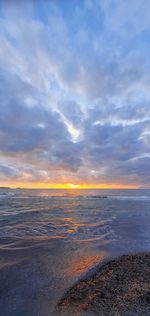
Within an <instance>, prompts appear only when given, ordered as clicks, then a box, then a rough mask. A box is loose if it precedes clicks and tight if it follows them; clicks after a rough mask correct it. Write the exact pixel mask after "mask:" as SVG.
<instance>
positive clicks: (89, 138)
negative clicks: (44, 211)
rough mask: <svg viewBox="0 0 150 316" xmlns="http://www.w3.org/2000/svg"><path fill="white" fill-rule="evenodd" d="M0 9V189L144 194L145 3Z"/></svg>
mask: <svg viewBox="0 0 150 316" xmlns="http://www.w3.org/2000/svg"><path fill="white" fill-rule="evenodd" d="M0 7H1V8H0V41H1V46H0V152H1V166H0V174H1V179H2V183H3V184H4V183H7V182H9V181H15V182H16V183H17V181H18V183H21V182H26V181H27V182H31V183H32V182H36V181H37V182H43V183H44V182H45V183H65V182H73V183H93V184H94V183H95V184H98V183H106V184H109V183H114V184H115V183H116V184H117V183H122V184H129V185H132V184H133V185H134V184H138V185H139V186H149V184H150V177H149V172H148V171H149V167H150V166H149V163H150V136H149V135H150V129H149V126H150V90H149V84H150V75H149V73H150V71H149V70H150V60H149V54H150V44H149V43H150V41H149V39H150V20H149V9H150V5H149V3H148V2H147V1H146V0H142V1H135V0H131V1H125V2H124V1H118V0H111V1H107V0H105V1H98V0H87V1H83V2H82V3H81V1H66V0H64V1H59V0H57V1H45V2H44V3H43V1H40V0H39V1H36V2H35V1H33V2H32V1H21V2H20V3H19V2H17V1H13V2H12V1H1V4H0Z"/></svg>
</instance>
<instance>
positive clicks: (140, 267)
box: [57, 252, 150, 316]
mask: <svg viewBox="0 0 150 316" xmlns="http://www.w3.org/2000/svg"><path fill="white" fill-rule="evenodd" d="M57 310H59V311H60V312H63V314H64V313H65V315H69V314H70V315H82V313H84V315H101V316H102V315H103V316H105V315H107V316H119V315H121V316H131V315H132V316H133V315H139V316H142V315H145V316H146V315H147V316H148V315H150V252H144V253H136V254H129V255H123V256H121V257H119V258H116V259H113V260H111V261H109V262H107V263H104V264H103V265H102V266H101V267H100V268H99V269H96V271H95V272H94V273H93V274H92V275H91V274H90V275H89V276H87V278H84V279H82V280H79V282H77V283H76V284H75V285H74V286H72V287H71V288H70V289H69V290H68V291H67V292H66V293H65V294H64V296H63V297H62V299H61V300H60V302H59V303H58V305H57Z"/></svg>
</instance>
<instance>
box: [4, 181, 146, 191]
mask: <svg viewBox="0 0 150 316" xmlns="http://www.w3.org/2000/svg"><path fill="white" fill-rule="evenodd" d="M7 186H8V187H11V188H13V189H14V188H24V189H70V190H76V189H77V190H82V189H84V190H86V189H138V188H139V187H140V186H139V185H137V184H134V185H126V184H121V183H120V184H113V183H109V184H89V183H87V184H86V183H82V184H75V183H62V184H61V183H55V184H54V183H39V182H37V183H32V184H31V183H20V182H19V183H12V182H10V183H7Z"/></svg>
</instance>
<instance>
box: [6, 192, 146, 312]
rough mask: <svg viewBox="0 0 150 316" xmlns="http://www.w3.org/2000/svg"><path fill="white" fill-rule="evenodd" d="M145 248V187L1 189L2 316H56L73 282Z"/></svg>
mask: <svg viewBox="0 0 150 316" xmlns="http://www.w3.org/2000/svg"><path fill="white" fill-rule="evenodd" d="M141 251H150V190H149V189H143V190H77V189H72V190H71V189H70V190H24V189H18V190H17V189H1V190H0V315H1V316H51V315H54V316H55V315H58V311H57V312H56V306H57V303H58V302H59V300H60V299H61V297H62V296H63V295H64V293H65V292H66V291H67V289H69V288H70V287H71V286H72V285H73V284H74V283H76V282H77V281H78V280H80V279H81V278H84V277H85V276H86V275H88V274H90V273H93V271H94V270H95V269H97V268H98V267H99V266H100V265H102V264H103V263H104V262H106V261H108V260H110V259H111V258H116V257H118V256H120V255H122V254H128V253H135V252H141Z"/></svg>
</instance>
